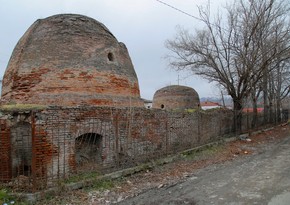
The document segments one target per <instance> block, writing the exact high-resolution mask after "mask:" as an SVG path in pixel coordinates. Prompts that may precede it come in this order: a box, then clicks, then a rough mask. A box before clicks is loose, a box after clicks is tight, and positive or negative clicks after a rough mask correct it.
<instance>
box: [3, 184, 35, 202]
mask: <svg viewBox="0 0 290 205" xmlns="http://www.w3.org/2000/svg"><path fill="white" fill-rule="evenodd" d="M0 204H1V205H2V204H7V205H12V204H13V205H28V204H29V203H28V202H25V201H23V200H21V199H18V198H15V197H13V196H12V195H11V193H10V192H9V191H8V190H7V189H3V188H2V189H0Z"/></svg>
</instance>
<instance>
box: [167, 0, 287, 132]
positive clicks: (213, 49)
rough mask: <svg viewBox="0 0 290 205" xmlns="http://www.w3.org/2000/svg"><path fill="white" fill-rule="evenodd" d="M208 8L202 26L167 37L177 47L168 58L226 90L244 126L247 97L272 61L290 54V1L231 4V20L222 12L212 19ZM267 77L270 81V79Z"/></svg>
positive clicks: (172, 47) (238, 123)
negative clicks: (288, 16)
mask: <svg viewBox="0 0 290 205" xmlns="http://www.w3.org/2000/svg"><path fill="white" fill-rule="evenodd" d="M209 10H210V9H209V7H207V9H205V10H204V9H203V8H201V7H200V8H199V12H200V19H201V21H202V22H203V23H204V25H205V28H204V29H203V30H196V32H195V33H194V34H190V33H189V32H188V31H186V30H184V29H180V30H179V31H178V33H177V36H176V38H175V39H174V40H168V41H167V42H166V47H167V48H168V49H169V50H171V51H172V52H173V54H172V55H170V56H168V57H169V61H170V65H171V66H172V67H173V68H174V69H176V70H182V69H185V70H189V71H191V72H193V73H194V74H195V75H199V76H201V77H203V78H205V79H207V80H209V81H211V82H216V83H218V84H219V85H221V86H222V87H223V88H224V89H225V90H226V91H227V93H228V94H229V95H230V96H231V97H232V100H233V104H234V111H235V120H234V122H235V125H236V128H237V130H238V131H239V130H240V129H241V120H242V108H243V105H242V102H243V99H245V98H246V97H248V96H249V95H250V94H251V92H252V90H253V88H254V87H256V85H257V84H258V83H260V82H261V79H264V78H265V79H268V77H267V76H268V72H269V71H270V68H271V67H270V65H271V64H272V63H273V61H274V60H275V59H277V57H280V59H281V60H282V59H287V58H288V57H289V36H288V35H289V32H288V31H289V30H288V28H289V25H288V27H287V26H285V25H286V22H285V20H289V19H288V18H287V17H286V16H287V15H288V10H287V4H285V3H283V1H282V0H281V1H278V0H256V1H252V0H251V1H244V0H240V1H239V2H236V3H235V4H233V5H231V6H228V7H227V8H226V12H227V15H226V19H222V17H221V16H218V17H216V20H215V21H213V22H212V21H211V20H210V12H209ZM279 25H282V26H280V27H279ZM278 27H279V28H280V29H278ZM275 29H276V30H275ZM274 31H276V35H274V34H273V32H274ZM287 32H288V33H287ZM282 45H283V46H282ZM285 45H286V46H285ZM277 47H279V48H281V49H277ZM282 48H283V49H282ZM265 76H266V77H265ZM262 82H263V83H267V86H268V81H267V80H265V81H262Z"/></svg>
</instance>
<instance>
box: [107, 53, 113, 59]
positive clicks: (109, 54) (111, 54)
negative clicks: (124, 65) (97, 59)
mask: <svg viewBox="0 0 290 205" xmlns="http://www.w3.org/2000/svg"><path fill="white" fill-rule="evenodd" d="M108 60H109V61H114V55H113V53H111V52H110V53H108Z"/></svg>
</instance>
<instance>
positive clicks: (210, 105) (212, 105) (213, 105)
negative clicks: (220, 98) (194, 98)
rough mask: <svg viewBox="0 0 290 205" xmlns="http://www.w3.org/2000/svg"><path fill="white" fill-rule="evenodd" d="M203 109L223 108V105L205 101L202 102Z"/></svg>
mask: <svg viewBox="0 0 290 205" xmlns="http://www.w3.org/2000/svg"><path fill="white" fill-rule="evenodd" d="M200 106H201V109H203V110H209V109H214V108H221V107H222V106H221V105H220V104H219V103H217V102H211V101H204V102H201V103H200Z"/></svg>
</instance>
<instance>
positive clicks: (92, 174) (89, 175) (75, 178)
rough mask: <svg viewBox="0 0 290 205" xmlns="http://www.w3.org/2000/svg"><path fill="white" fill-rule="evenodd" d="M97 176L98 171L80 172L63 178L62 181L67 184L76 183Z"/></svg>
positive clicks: (98, 174)
mask: <svg viewBox="0 0 290 205" xmlns="http://www.w3.org/2000/svg"><path fill="white" fill-rule="evenodd" d="M99 176H100V173H99V172H89V173H82V174H78V175H74V176H71V177H69V178H67V179H65V180H64V183H65V184H69V183H76V182H79V181H83V180H89V179H92V180H94V179H96V178H97V177H99Z"/></svg>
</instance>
